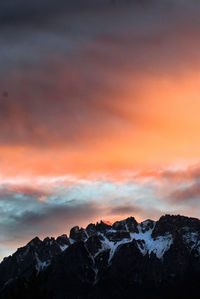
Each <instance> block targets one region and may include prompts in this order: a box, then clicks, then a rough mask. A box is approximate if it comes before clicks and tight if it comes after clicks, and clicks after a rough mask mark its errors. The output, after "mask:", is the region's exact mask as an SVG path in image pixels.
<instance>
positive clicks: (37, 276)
mask: <svg viewBox="0 0 200 299" xmlns="http://www.w3.org/2000/svg"><path fill="white" fill-rule="evenodd" d="M199 282H200V220H198V219H196V218H189V217H184V216H180V215H177V216H171V215H165V216H162V217H161V218H160V219H159V220H158V221H153V220H146V221H144V222H141V223H137V221H136V220H135V218H134V217H129V218H127V219H125V220H122V221H117V222H115V223H114V224H113V225H109V224H106V223H104V222H103V221H101V222H100V223H96V224H89V225H88V226H87V227H86V228H85V229H84V228H79V227H78V226H75V227H73V228H72V229H71V231H70V235H69V237H67V235H62V236H59V237H58V238H57V239H54V238H45V239H44V240H43V241H41V240H40V239H39V238H38V237H36V238H34V239H33V240H31V241H30V242H29V243H28V244H27V245H26V246H24V247H22V248H19V249H18V250H17V251H16V252H15V253H14V254H13V255H12V256H9V257H7V258H4V260H3V261H2V263H1V264H0V298H1V299H4V298H5V299H11V298H26V299H28V298H43V299H44V298H52V299H53V298H55V299H67V298H69V299H71V298H72V299H73V298H74V299H75V298H77V299H78V298H79V299H82V298H95V299H96V298H99V299H100V298H103V299H106V298H113V299H116V298H135V299H139V298H140V299H143V298H150V299H151V298H160V297H162V298H188V297H190V298H199V297H198V293H196V292H197V291H198V285H199Z"/></svg>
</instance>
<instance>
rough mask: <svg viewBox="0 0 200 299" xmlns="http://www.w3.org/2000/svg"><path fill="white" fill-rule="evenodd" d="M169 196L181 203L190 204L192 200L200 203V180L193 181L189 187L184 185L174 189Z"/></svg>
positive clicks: (173, 200)
mask: <svg viewBox="0 0 200 299" xmlns="http://www.w3.org/2000/svg"><path fill="white" fill-rule="evenodd" d="M169 198H170V200H171V201H172V202H175V203H180V204H188V205H190V204H191V202H196V203H197V204H199V203H200V182H199V183H193V184H192V185H190V186H189V187H182V188H179V189H177V190H175V191H173V192H172V193H171V194H170V195H169Z"/></svg>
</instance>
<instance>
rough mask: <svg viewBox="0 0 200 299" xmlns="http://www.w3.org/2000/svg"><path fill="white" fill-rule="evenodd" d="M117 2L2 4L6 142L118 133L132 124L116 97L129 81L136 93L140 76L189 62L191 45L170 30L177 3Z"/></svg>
mask: <svg viewBox="0 0 200 299" xmlns="http://www.w3.org/2000/svg"><path fill="white" fill-rule="evenodd" d="M114 2H115V4H113V1H109V0H105V1H100V0H99V1H92V0H91V1H84V4H83V1H72V0H69V1H64V0H63V1H53V0H51V1H46V0H45V1H44V0H43V1H39V0H36V1H29V2H27V1H25V0H21V1H20V0H19V1H14V0H13V1H11V0H8V1H6V2H1V4H0V16H1V17H0V19H1V21H0V22H2V23H4V25H5V26H3V27H1V29H0V43H1V49H0V64H1V69H0V78H1V80H0V93H1V96H0V144H3V145H9V144H12V145H13V144H16V145H36V146H39V145H42V146H44V145H49V144H50V145H53V144H54V145H56V146H57V145H58V143H59V142H60V143H63V142H65V143H80V142H81V141H83V140H84V139H87V140H88V139H92V138H93V137H94V136H95V138H96V137H97V138H98V137H100V136H101V135H102V134H103V135H104V134H106V130H104V129H105V128H109V129H110V132H112V131H113V130H114V132H117V131H118V129H119V127H120V126H121V124H122V123H123V124H124V123H125V124H126V123H127V122H128V121H129V115H128V114H127V112H126V111H124V110H123V109H121V107H120V101H119V100H117V95H119V94H121V93H122V94H123V93H124V91H125V90H126V89H127V88H128V87H127V86H126V84H127V83H126V82H125V81H126V80H125V78H126V77H128V76H129V75H131V76H133V79H134V84H135V87H134V84H132V88H133V90H134V88H135V92H137V77H138V72H139V73H140V72H145V73H152V74H154V73H156V74H158V73H159V72H161V74H162V71H161V70H160V66H162V68H164V69H165V72H166V73H167V69H168V67H170V66H171V65H173V67H174V66H175V65H176V66H177V65H180V64H181V62H182V61H183V60H184V59H185V61H186V62H188V63H189V60H190V55H188V52H190V48H189V43H188V44H187V45H185V42H184V40H182V39H181V40H178V41H176V31H177V30H178V31H181V30H182V29H181V30H180V28H179V26H177V27H176V26H175V27H173V25H172V24H175V23H177V22H178V21H177V20H181V18H182V17H180V15H181V14H182V15H184V13H185V12H186V9H184V8H182V9H181V10H178V9H176V8H174V10H172V14H171V15H172V16H171V17H170V18H172V20H171V22H169V19H168V17H169V16H170V10H169V7H173V6H171V5H172V2H169V1H164V2H163V3H165V4H167V6H166V7H167V8H168V9H167V10H165V9H163V5H164V4H162V5H161V4H160V3H158V1H151V2H150V3H151V5H150V7H148V6H147V7H146V6H145V5H144V4H145V3H147V1H142V2H141V1H130V3H131V4H134V5H135V4H137V6H132V5H131V4H130V3H129V4H127V2H126V1H125V2H124V1H114ZM81 3H82V4H81ZM148 3H149V1H148ZM176 3H178V2H177V1H176ZM113 5H114V6H113ZM181 5H183V4H181ZM99 7H100V8H101V9H99ZM136 7H137V9H136ZM181 7H182V6H181ZM108 8H109V9H108ZM197 10H198V9H197ZM178 11H179V13H178ZM177 16H178V18H177ZM195 20H196V19H195V18H194V22H195ZM12 22H13V24H12ZM14 23H17V24H20V26H15V25H14ZM29 25H31V26H29ZM183 27H184V26H183ZM186 27H187V26H186ZM174 28H175V29H174ZM181 28H182V27H181ZM187 28H188V27H187ZM184 30H185V29H184ZM184 30H183V33H182V36H183V35H184V34H185V31H184ZM193 31H194V28H193V29H191V32H193ZM196 52H198V51H196ZM196 52H195V51H193V53H192V54H193V56H195V55H197V54H196ZM186 54H187V55H186ZM163 58H164V59H163ZM169 61H170V63H169ZM173 70H174V68H173ZM140 101H141V99H140ZM134 102H135V103H138V100H137V97H135V99H134ZM126 106H127V107H128V103H127V102H126V99H124V103H123V107H125V108H126ZM132 118H133V116H132ZM134 121H135V122H137V107H136V113H135V115H134ZM49 132H50V134H49ZM88 137H89V138H88ZM82 144H83V143H82Z"/></svg>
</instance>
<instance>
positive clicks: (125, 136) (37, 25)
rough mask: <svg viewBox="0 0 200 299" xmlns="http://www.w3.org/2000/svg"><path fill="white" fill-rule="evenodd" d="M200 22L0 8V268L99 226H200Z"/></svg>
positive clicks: (82, 3) (168, 10) (119, 0)
mask: <svg viewBox="0 0 200 299" xmlns="http://www.w3.org/2000/svg"><path fill="white" fill-rule="evenodd" d="M199 14H200V4H199V1H195V0H190V1H184V0H160V1H158V0H130V1H128V0H116V1H110V0H65V1H64V0H60V1H55V0H48V1H47V0H29V1H27V0H6V1H1V2H0V45H1V47H0V260H1V259H2V258H3V257H4V256H7V255H9V254H11V253H13V252H14V251H15V250H16V248H17V247H20V246H22V245H24V244H25V243H26V242H27V241H29V240H30V239H31V238H33V237H34V236H36V235H37V236H39V237H40V238H44V237H45V236H47V235H48V236H57V235H58V234H63V233H68V232H69V229H70V228H71V227H72V226H74V225H79V226H86V225H87V224H88V223H90V222H96V221H99V220H101V219H103V220H107V221H111V222H113V221H115V220H120V219H124V218H126V217H128V216H131V215H132V216H134V217H135V218H136V219H137V220H138V221H142V220H144V219H147V218H151V219H158V218H159V217H160V216H161V215H162V214H166V213H173V214H184V215H188V216H193V217H200V157H199V154H200V18H199Z"/></svg>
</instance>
